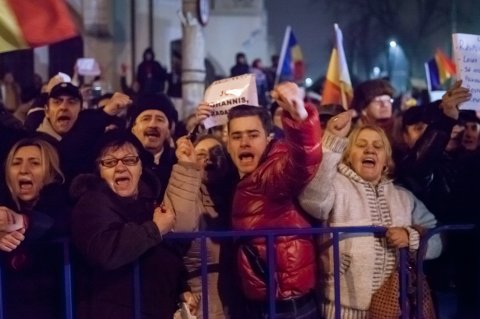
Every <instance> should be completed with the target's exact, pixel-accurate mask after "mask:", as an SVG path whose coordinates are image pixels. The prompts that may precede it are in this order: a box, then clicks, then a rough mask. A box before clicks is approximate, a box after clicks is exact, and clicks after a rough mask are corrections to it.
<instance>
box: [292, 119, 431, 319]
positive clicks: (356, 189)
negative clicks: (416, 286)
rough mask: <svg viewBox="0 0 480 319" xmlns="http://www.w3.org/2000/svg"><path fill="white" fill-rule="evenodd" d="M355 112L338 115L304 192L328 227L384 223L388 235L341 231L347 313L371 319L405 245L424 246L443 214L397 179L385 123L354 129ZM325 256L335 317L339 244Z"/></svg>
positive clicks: (327, 293) (303, 200)
mask: <svg viewBox="0 0 480 319" xmlns="http://www.w3.org/2000/svg"><path fill="white" fill-rule="evenodd" d="M350 127H351V113H350V112H344V113H341V114H339V115H338V116H336V117H334V118H332V119H331V120H330V121H329V122H328V124H327V128H326V131H325V134H324V137H323V151H324V155H323V159H322V163H321V165H320V167H319V170H318V172H317V174H316V176H315V177H314V178H313V179H312V181H311V182H310V183H309V185H308V186H307V187H306V188H305V190H304V192H303V193H302V194H301V196H300V197H299V200H300V204H301V205H302V207H303V208H304V209H305V210H306V211H307V212H308V213H309V214H311V215H312V216H314V217H315V218H318V219H320V220H322V221H324V222H325V223H326V225H327V226H330V227H335V226H384V227H386V228H387V232H386V235H385V237H381V236H374V234H372V233H363V234H346V233H345V234H341V236H340V244H339V247H340V293H341V300H340V305H341V318H343V319H363V318H368V316H369V313H368V310H369V307H370V301H371V298H372V295H373V293H375V291H377V290H378V289H379V288H380V287H381V285H382V283H383V282H384V281H385V280H386V279H387V278H388V277H389V276H390V274H391V273H392V272H393V271H395V263H396V258H397V257H396V255H397V250H398V248H403V247H409V249H410V250H417V249H418V245H419V240H420V233H421V232H422V231H423V230H424V229H427V228H433V227H435V225H436V223H437V222H436V219H435V217H434V216H433V215H432V214H431V213H430V212H429V211H428V210H427V208H426V207H425V206H424V205H423V203H422V202H420V201H419V200H418V199H417V198H415V196H414V195H413V194H412V193H410V192H409V191H408V190H406V189H404V188H402V187H399V186H396V185H394V184H393V182H392V180H391V179H390V178H389V173H390V172H392V170H393V166H394V165H393V160H392V149H391V146H390V143H389V141H388V138H387V137H386V135H385V133H384V131H383V130H382V129H381V128H380V127H378V126H363V127H359V128H356V129H355V130H353V132H352V133H351V134H350V136H349V137H348V139H347V138H346V136H347V134H348V133H349V131H350ZM440 251H441V242H440V238H439V237H438V236H434V237H433V238H432V239H431V240H430V241H429V249H428V251H427V258H435V257H437V256H438V255H439V254H440ZM320 253H321V258H320V260H321V265H320V270H321V271H322V276H321V279H322V283H321V287H320V288H321V290H322V292H323V296H324V300H323V305H322V307H321V308H322V312H323V315H324V317H325V318H326V319H330V318H334V316H335V307H334V279H333V263H332V260H333V257H332V256H333V255H332V248H331V247H330V248H329V249H323V251H321V252H320Z"/></svg>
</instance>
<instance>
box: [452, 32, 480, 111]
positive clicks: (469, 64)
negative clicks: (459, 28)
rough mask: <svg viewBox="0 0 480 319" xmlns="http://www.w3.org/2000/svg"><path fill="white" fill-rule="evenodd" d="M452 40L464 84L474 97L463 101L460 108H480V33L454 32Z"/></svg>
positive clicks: (458, 70)
mask: <svg viewBox="0 0 480 319" xmlns="http://www.w3.org/2000/svg"><path fill="white" fill-rule="evenodd" d="M452 40H453V52H454V55H455V63H456V65H457V72H458V74H459V77H460V79H461V80H462V86H463V87H466V88H468V89H469V90H470V93H471V94H472V98H471V99H470V100H469V101H467V102H464V103H462V104H461V105H460V108H461V109H468V110H480V35H475V34H465V33H454V34H453V35H452Z"/></svg>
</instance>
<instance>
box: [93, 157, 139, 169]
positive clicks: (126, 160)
mask: <svg viewBox="0 0 480 319" xmlns="http://www.w3.org/2000/svg"><path fill="white" fill-rule="evenodd" d="M138 161H140V158H139V157H138V156H125V157H123V158H108V159H104V160H100V161H99V163H100V164H101V165H102V166H104V167H108V168H112V167H115V166H117V164H118V162H122V164H123V165H127V166H135V165H137V163H138Z"/></svg>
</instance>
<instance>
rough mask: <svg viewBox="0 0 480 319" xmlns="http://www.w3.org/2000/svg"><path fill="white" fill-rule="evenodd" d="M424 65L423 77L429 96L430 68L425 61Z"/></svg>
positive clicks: (430, 85) (430, 90)
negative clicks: (425, 80)
mask: <svg viewBox="0 0 480 319" xmlns="http://www.w3.org/2000/svg"><path fill="white" fill-rule="evenodd" d="M424 66H425V77H426V78H427V89H428V95H429V96H430V93H431V92H432V83H431V82H430V70H429V67H428V62H425V63H424Z"/></svg>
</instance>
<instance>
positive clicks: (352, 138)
mask: <svg viewBox="0 0 480 319" xmlns="http://www.w3.org/2000/svg"><path fill="white" fill-rule="evenodd" d="M364 130H371V131H374V132H377V133H378V135H380V139H381V140H382V143H383V147H384V149H385V154H386V167H385V169H384V170H383V171H382V177H388V176H391V175H392V174H393V171H394V169H395V163H394V162H393V155H392V145H391V144H390V141H389V139H388V137H387V134H385V131H384V130H383V129H382V128H381V127H379V126H377V125H370V124H367V125H362V126H358V127H356V128H355V129H353V131H352V132H351V133H350V135H349V136H348V144H347V147H346V148H345V151H344V152H343V155H342V163H344V164H346V165H348V166H350V167H351V163H349V158H350V153H351V152H352V148H353V146H354V145H355V142H356V140H357V138H358V136H359V135H360V133H361V132H362V131H364Z"/></svg>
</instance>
